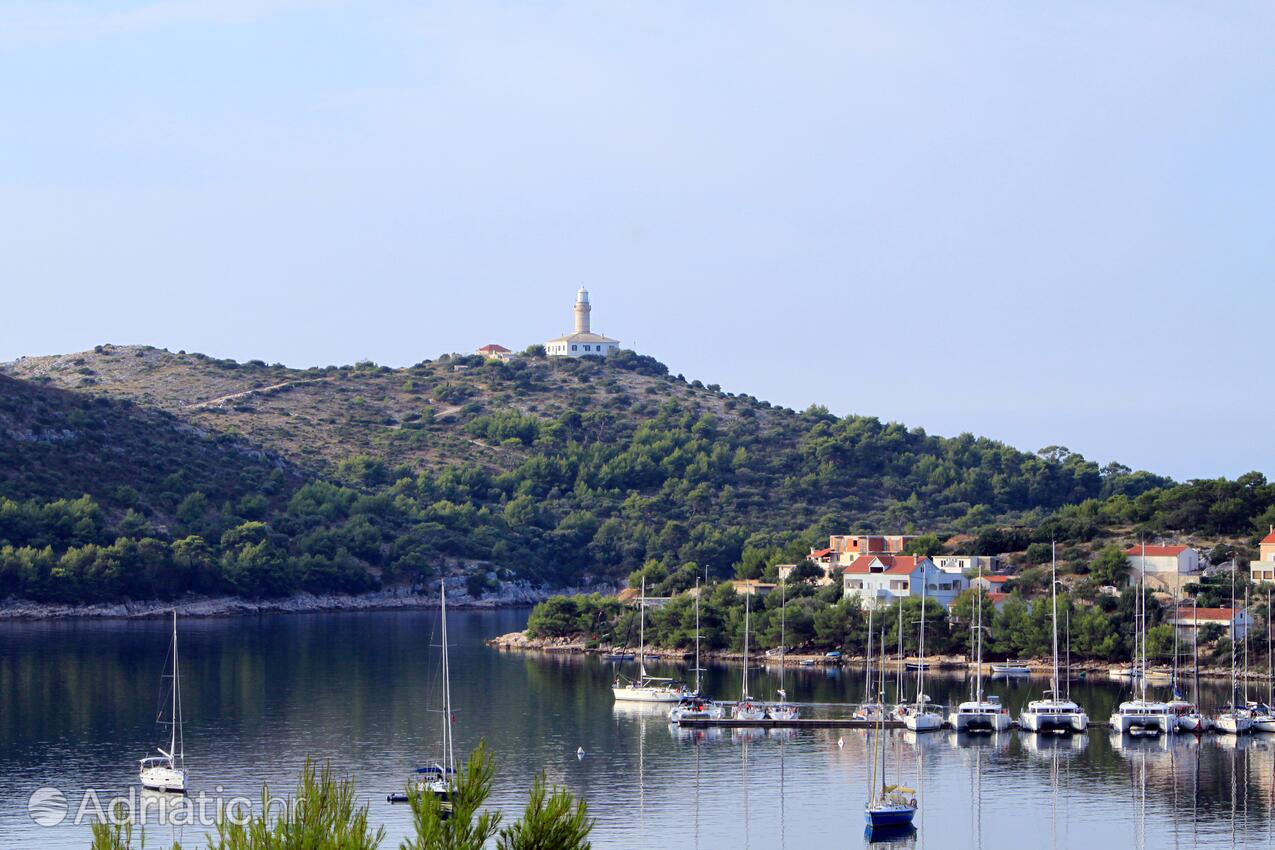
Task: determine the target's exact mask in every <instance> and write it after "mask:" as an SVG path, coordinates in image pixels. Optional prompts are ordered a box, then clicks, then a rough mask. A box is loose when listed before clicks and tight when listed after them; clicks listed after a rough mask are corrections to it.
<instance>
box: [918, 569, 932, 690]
mask: <svg viewBox="0 0 1275 850" xmlns="http://www.w3.org/2000/svg"><path fill="white" fill-rule="evenodd" d="M928 582H929V577H928V576H926V574H925V567H921V634H920V636H919V637H918V638H917V642H916V651H917V655H918V660H919V662H920V663H919V664H917V668H916V710H917V711H920V710H921V699H922V697H924V696H925V586H926V584H927V583H928Z"/></svg>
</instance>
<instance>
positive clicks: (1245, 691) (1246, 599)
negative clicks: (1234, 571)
mask: <svg viewBox="0 0 1275 850" xmlns="http://www.w3.org/2000/svg"><path fill="white" fill-rule="evenodd" d="M1250 604H1251V602H1250V601H1249V596H1248V588H1247V587H1246V588H1244V613H1245V614H1248V608H1249V605H1250ZM1248 678H1249V677H1248V626H1245V627H1244V703H1245V705H1247V704H1248Z"/></svg>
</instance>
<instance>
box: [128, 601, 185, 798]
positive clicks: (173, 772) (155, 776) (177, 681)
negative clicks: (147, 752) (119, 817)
mask: <svg viewBox="0 0 1275 850" xmlns="http://www.w3.org/2000/svg"><path fill="white" fill-rule="evenodd" d="M171 654H172V656H173V672H172V707H171V709H170V711H171V716H170V717H169V719H168V720H167V721H165V720H164V716H163V713H162V712H161V713H160V716H159V720H158V722H159V723H160V724H167V725H168V726H169V740H168V749H167V750H165V749H164V748H163V747H156V749H157V750H159V755H157V756H149V757H147V758H144V759H142V760H141V761H140V762H139V765H138V778H139V779H140V780H141V783H142V787H143V788H149V789H150V790H152V791H171V792H173V793H177V794H185V793H186V743H185V741H184V740H183V737H182V697H181V693H182V691H181V677H180V675H178V670H177V610H176V609H173V643H172V653H171Z"/></svg>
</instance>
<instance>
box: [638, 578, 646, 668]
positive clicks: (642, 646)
mask: <svg viewBox="0 0 1275 850" xmlns="http://www.w3.org/2000/svg"><path fill="white" fill-rule="evenodd" d="M638 675H639V676H640V677H641V678H643V679H645V678H646V576H642V598H641V599H640V600H638Z"/></svg>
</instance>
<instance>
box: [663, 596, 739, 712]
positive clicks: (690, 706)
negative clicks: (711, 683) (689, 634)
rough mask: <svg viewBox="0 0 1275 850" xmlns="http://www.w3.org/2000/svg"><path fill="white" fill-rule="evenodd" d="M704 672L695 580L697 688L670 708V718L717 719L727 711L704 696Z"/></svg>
mask: <svg viewBox="0 0 1275 850" xmlns="http://www.w3.org/2000/svg"><path fill="white" fill-rule="evenodd" d="M703 672H704V670H703V668H702V667H700V663H699V580H698V579H696V581H695V690H694V692H692V693H689V694H686V695H685V696H683V697H682V699H681V700H680V701H679V702H678V704H677V705H675V706H673V707H672V708H670V709H669V712H668V719H669V720H671V721H673V722H674V723H680V722H681V721H682V720H684V719H689V718H693V717H699V718H705V719H709V720H716V719H718V718H720V717H722V716H723V715H724V714H725V713H726V711H725V709H723V708H722V707H721V706H720V705H718V704H717V703H715V702H713V701H712V700H710V699H705V698H704V687H703V680H702V678H701V674H702V673H703Z"/></svg>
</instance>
